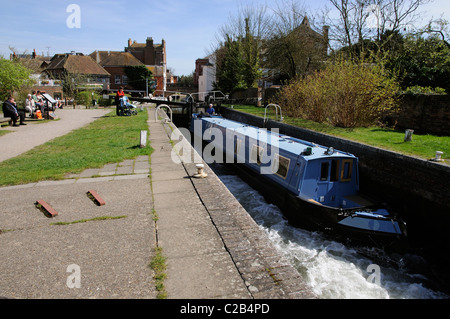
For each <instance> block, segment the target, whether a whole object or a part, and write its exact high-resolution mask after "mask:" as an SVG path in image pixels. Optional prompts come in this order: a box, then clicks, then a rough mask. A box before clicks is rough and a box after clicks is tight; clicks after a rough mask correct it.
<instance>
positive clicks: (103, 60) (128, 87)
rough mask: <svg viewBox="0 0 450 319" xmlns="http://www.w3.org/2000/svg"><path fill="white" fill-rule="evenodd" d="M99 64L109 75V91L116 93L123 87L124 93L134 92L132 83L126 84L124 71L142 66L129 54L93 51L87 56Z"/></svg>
mask: <svg viewBox="0 0 450 319" xmlns="http://www.w3.org/2000/svg"><path fill="white" fill-rule="evenodd" d="M89 56H90V57H91V58H92V59H94V60H95V61H96V62H97V63H98V64H100V65H101V66H102V67H103V68H104V69H105V70H106V71H107V72H108V73H109V74H110V77H109V89H110V90H111V91H114V92H115V91H118V90H119V88H120V87H123V88H124V90H125V91H128V92H131V91H134V87H133V85H132V83H131V84H130V83H129V82H128V77H127V75H126V72H125V69H126V67H127V66H141V65H144V64H143V63H142V62H141V61H139V60H138V59H137V58H136V57H134V56H133V55H132V54H131V53H129V52H120V51H94V52H92V53H91V54H90V55H89Z"/></svg>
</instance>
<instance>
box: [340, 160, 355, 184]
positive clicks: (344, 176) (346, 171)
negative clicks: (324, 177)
mask: <svg viewBox="0 0 450 319" xmlns="http://www.w3.org/2000/svg"><path fill="white" fill-rule="evenodd" d="M352 168H353V160H343V161H342V170H341V182H349V181H350V180H351V179H352Z"/></svg>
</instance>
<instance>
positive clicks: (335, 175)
mask: <svg viewBox="0 0 450 319" xmlns="http://www.w3.org/2000/svg"><path fill="white" fill-rule="evenodd" d="M338 180H339V160H332V161H331V173H330V181H331V182H337V181H338Z"/></svg>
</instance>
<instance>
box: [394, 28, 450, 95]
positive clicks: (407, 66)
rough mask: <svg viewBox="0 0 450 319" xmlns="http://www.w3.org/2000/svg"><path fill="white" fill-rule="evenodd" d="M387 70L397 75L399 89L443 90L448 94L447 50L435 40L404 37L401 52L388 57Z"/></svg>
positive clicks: (449, 55)
mask: <svg viewBox="0 0 450 319" xmlns="http://www.w3.org/2000/svg"><path fill="white" fill-rule="evenodd" d="M387 66H388V67H389V68H390V69H391V70H392V71H393V72H396V73H398V74H399V77H400V79H401V81H402V88H403V89H406V88H408V87H413V86H421V87H431V88H433V89H435V88H438V87H440V88H443V89H445V90H446V92H447V93H450V47H449V46H448V45H447V44H446V43H445V41H443V40H442V39H440V37H439V36H436V35H435V36H430V37H428V38H424V37H422V36H420V35H410V36H408V37H406V39H405V41H404V45H403V47H402V49H401V50H400V51H399V52H398V53H397V54H392V55H391V56H390V58H389V60H388V63H387Z"/></svg>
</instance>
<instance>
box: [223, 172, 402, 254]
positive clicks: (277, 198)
mask: <svg viewBox="0 0 450 319" xmlns="http://www.w3.org/2000/svg"><path fill="white" fill-rule="evenodd" d="M231 165H233V168H235V171H237V172H238V174H239V176H240V177H241V178H242V179H243V180H244V181H245V182H246V183H248V184H249V185H250V186H251V187H252V188H254V189H256V190H257V191H259V192H260V193H261V194H262V195H263V196H264V198H265V200H266V201H267V202H269V203H271V204H274V205H276V206H277V207H279V208H280V210H281V212H282V213H283V215H284V217H285V218H286V219H287V221H288V222H289V224H291V225H292V226H294V227H297V228H302V229H306V230H309V231H320V232H323V233H324V234H326V235H328V236H329V237H330V238H332V239H336V240H338V241H341V242H345V243H347V242H352V243H354V244H363V245H364V244H368V245H371V246H373V245H376V246H378V247H380V248H387V247H394V246H395V247H401V249H404V248H405V246H406V245H407V243H406V236H404V233H403V231H404V229H399V231H400V232H401V233H400V234H398V233H392V232H381V231H373V230H370V229H361V228H355V227H352V226H349V225H346V224H343V223H341V222H342V221H344V220H345V219H355V218H358V217H356V216H354V217H352V216H351V215H350V216H347V214H346V213H343V212H342V211H341V210H340V209H337V208H333V207H328V206H323V205H320V204H316V203H314V202H310V201H307V200H304V199H301V198H299V197H298V196H295V194H292V193H290V192H287V191H286V189H284V188H282V187H280V186H279V185H277V184H275V183H273V182H272V181H271V180H270V179H268V178H266V177H265V176H264V175H260V174H257V173H256V172H254V171H253V170H251V169H249V168H248V167H247V166H245V165H244V164H231ZM380 208H382V207H380ZM365 220H367V218H365ZM374 222H379V221H376V220H374ZM389 222H391V221H390V220H389ZM398 223H399V226H398V227H399V228H404V226H403V225H402V224H401V223H402V222H401V221H399V222H398Z"/></svg>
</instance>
